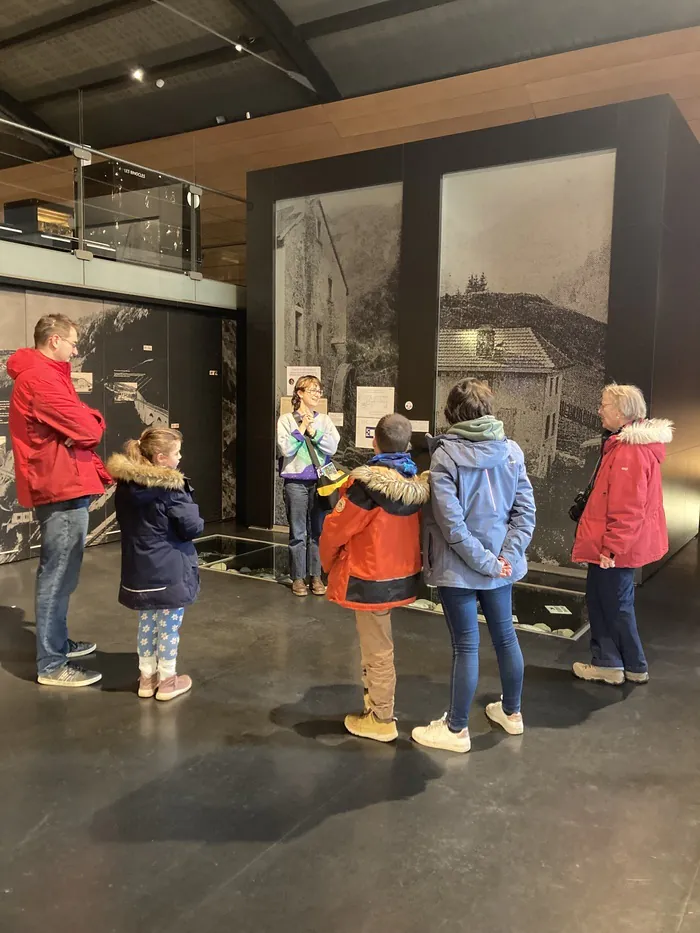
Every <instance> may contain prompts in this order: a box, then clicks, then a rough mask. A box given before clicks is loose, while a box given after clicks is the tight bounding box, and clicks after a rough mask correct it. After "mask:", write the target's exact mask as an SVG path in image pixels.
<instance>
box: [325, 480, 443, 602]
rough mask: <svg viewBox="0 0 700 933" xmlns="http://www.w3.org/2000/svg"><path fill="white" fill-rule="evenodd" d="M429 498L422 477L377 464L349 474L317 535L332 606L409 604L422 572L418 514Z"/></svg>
mask: <svg viewBox="0 0 700 933" xmlns="http://www.w3.org/2000/svg"><path fill="white" fill-rule="evenodd" d="M429 498H430V485H429V483H428V476H427V474H424V475H423V476H411V477H406V476H403V475H402V474H401V473H399V472H398V471H397V470H392V469H389V468H387V467H382V466H361V467H358V468H357V469H356V470H353V472H352V474H351V476H350V483H349V484H348V487H347V493H346V495H344V496H343V498H342V499H341V500H340V502H339V503H338V505H337V506H336V507H335V509H334V510H333V512H331V514H330V515H329V516H328V518H327V519H326V521H325V524H324V526H323V534H322V535H321V563H322V564H323V569H324V570H325V571H326V572H328V574H329V576H328V593H327V598H328V599H329V600H331V602H334V603H340V605H341V606H346V607H347V608H348V609H364V610H377V611H383V610H385V609H391V608H393V607H394V606H405V605H407V604H408V603H412V602H414V600H415V599H416V597H417V595H418V579H419V576H420V571H421V554H420V510H421V508H422V506H424V505H425V503H426V502H427V501H428V499H429Z"/></svg>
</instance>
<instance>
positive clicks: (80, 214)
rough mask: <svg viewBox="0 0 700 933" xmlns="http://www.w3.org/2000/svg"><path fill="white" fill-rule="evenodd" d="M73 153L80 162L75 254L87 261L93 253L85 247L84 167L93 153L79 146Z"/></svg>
mask: <svg viewBox="0 0 700 933" xmlns="http://www.w3.org/2000/svg"><path fill="white" fill-rule="evenodd" d="M73 155H74V156H75V158H76V160H77V163H78V165H77V168H76V170H75V178H76V200H75V227H76V229H75V232H76V236H77V240H78V248H77V249H75V250H73V254H74V255H75V258H76V259H82V260H84V261H87V260H89V259H92V253H91V252H90V250H89V249H86V248H85V177H84V175H83V169H84V167H85V166H86V165H90V163H91V162H92V155H91V153H90V152H88V150H87V149H81V148H80V147H79V146H75V147H74V148H73Z"/></svg>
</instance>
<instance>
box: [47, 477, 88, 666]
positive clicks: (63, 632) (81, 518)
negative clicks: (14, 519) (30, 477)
mask: <svg viewBox="0 0 700 933" xmlns="http://www.w3.org/2000/svg"><path fill="white" fill-rule="evenodd" d="M89 503H90V498H89V496H81V497H80V498H79V499H68V500H67V501H66V502H52V503H50V504H49V505H40V506H37V508H36V509H35V511H36V517H37V519H38V521H39V531H40V534H41V554H40V557H39V569H38V571H37V575H36V661H37V668H38V670H39V673H40V674H48V673H49V672H50V671H55V670H58V668H60V667H63V665H64V664H65V663H66V652H67V651H68V602H69V600H70V597H71V593H72V592H73V590H74V589H75V588H76V586H77V585H78V577H79V576H80V567H81V565H82V563H83V550H84V548H85V540H86V538H87V530H88V505H89Z"/></svg>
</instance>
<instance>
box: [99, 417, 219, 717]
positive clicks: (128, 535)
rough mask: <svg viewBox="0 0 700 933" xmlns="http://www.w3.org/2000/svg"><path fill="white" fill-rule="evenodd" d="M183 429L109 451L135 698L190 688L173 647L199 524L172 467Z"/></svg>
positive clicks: (189, 592)
mask: <svg viewBox="0 0 700 933" xmlns="http://www.w3.org/2000/svg"><path fill="white" fill-rule="evenodd" d="M181 444H182V434H180V432H179V431H175V430H171V429H170V428H147V429H146V430H145V431H144V432H143V434H142V435H141V437H140V438H139V439H138V440H130V441H127V442H126V444H125V445H124V454H114V455H113V456H112V457H110V459H109V461H108V463H107V469H108V470H109V472H110V474H111V475H112V476H113V477H114V479H116V480H117V492H116V496H115V504H116V512H117V521H118V522H119V528H120V530H121V545H122V576H121V586H120V588H119V602H120V603H121V604H122V605H123V606H127V607H128V608H129V609H135V610H137V612H138V613H139V631H138V639H137V647H138V655H139V671H140V679H139V691H138V692H139V696H140V697H152V696H155V698H156V699H157V700H172V699H174V698H175V697H177V696H180V694H182V693H186V692H187V691H188V690H190V689H191V687H192V680H191V679H190V678H189V677H188V676H187V675H186V674H181V675H178V674H177V672H176V666H177V649H178V645H179V642H180V635H179V631H180V625H181V624H182V617H183V615H184V612H185V606H189V605H190V603H193V602H194V600H195V599H196V598H197V594H198V593H199V566H198V562H197V551H196V548H195V546H194V544H193V543H192V540H193V538H196V537H197V536H198V535H201V533H202V531H203V530H204V522H203V521H202V519H201V517H200V515H199V509H198V508H197V505H196V503H195V501H194V499H193V498H192V487H191V486H190V485H189V483H188V482H187V479H186V478H185V476H184V475H183V474H182V473H181V472H180V471H179V470H178V469H177V466H178V464H179V462H180V447H181Z"/></svg>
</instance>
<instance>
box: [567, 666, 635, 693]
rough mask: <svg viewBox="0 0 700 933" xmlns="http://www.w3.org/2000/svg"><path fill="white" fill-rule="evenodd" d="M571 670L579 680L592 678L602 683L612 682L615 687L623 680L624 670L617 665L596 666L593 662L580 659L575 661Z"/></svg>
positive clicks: (622, 682)
mask: <svg viewBox="0 0 700 933" xmlns="http://www.w3.org/2000/svg"><path fill="white" fill-rule="evenodd" d="M573 671H574V675H575V676H576V677H578V678H579V680H594V681H598V682H600V683H603V684H613V685H614V686H616V687H619V686H620V684H624V682H625V672H624V671H621V670H619V668H617V667H596V666H595V664H583V663H581V661H576V663H575V664H574V667H573Z"/></svg>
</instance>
